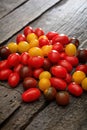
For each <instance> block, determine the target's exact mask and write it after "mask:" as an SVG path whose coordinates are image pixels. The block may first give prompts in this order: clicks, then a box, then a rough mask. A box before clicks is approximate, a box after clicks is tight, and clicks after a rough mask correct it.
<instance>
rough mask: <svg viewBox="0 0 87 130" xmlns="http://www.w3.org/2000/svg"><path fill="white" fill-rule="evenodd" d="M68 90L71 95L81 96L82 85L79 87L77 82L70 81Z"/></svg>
mask: <svg viewBox="0 0 87 130" xmlns="http://www.w3.org/2000/svg"><path fill="white" fill-rule="evenodd" d="M68 91H69V92H70V93H71V94H72V95H74V96H77V97H78V96H81V95H82V93H83V89H82V87H81V86H80V85H79V84H77V83H75V82H72V83H70V84H69V85H68Z"/></svg>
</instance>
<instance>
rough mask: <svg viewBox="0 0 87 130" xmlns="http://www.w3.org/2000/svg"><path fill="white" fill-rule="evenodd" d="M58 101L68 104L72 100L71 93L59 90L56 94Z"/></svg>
mask: <svg viewBox="0 0 87 130" xmlns="http://www.w3.org/2000/svg"><path fill="white" fill-rule="evenodd" d="M56 102H57V104H58V105H63V106H64V105H68V104H69V102H70V96H69V93H68V92H66V91H59V92H57V94H56Z"/></svg>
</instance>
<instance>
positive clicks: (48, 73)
mask: <svg viewBox="0 0 87 130" xmlns="http://www.w3.org/2000/svg"><path fill="white" fill-rule="evenodd" d="M42 78H47V79H50V78H51V73H50V72H49V71H43V72H41V73H40V75H39V79H42Z"/></svg>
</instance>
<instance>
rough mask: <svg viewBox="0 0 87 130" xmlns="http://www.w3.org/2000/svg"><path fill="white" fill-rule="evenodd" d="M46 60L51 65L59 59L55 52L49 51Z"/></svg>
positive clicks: (57, 53) (58, 54)
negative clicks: (47, 59)
mask: <svg viewBox="0 0 87 130" xmlns="http://www.w3.org/2000/svg"><path fill="white" fill-rule="evenodd" d="M48 58H49V60H50V61H51V62H52V63H57V62H58V61H59V59H60V53H59V52H58V51H56V50H51V51H50V52H49V53H48Z"/></svg>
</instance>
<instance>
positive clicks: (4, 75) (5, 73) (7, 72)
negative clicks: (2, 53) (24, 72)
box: [0, 69, 12, 80]
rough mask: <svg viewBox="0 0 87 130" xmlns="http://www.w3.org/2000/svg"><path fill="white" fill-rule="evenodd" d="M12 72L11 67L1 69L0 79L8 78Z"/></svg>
mask: <svg viewBox="0 0 87 130" xmlns="http://www.w3.org/2000/svg"><path fill="white" fill-rule="evenodd" d="M11 73H12V70H10V69H2V70H0V80H8V77H9V75H10V74H11Z"/></svg>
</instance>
